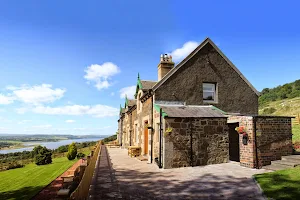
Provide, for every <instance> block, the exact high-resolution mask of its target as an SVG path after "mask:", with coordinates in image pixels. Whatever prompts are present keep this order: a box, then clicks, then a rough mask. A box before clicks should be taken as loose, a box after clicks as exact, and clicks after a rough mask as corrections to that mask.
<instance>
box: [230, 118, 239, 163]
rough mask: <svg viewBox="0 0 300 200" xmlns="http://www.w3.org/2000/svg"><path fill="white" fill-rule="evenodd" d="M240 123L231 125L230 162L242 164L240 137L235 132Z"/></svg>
mask: <svg viewBox="0 0 300 200" xmlns="http://www.w3.org/2000/svg"><path fill="white" fill-rule="evenodd" d="M238 126H239V123H229V124H228V127H229V160H231V161H236V162H240V137H239V134H238V132H237V131H236V130H235V128H236V127H238Z"/></svg>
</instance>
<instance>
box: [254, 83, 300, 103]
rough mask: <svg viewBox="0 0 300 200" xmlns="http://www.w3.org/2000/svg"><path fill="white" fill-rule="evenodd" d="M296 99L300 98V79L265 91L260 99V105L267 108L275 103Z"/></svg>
mask: <svg viewBox="0 0 300 200" xmlns="http://www.w3.org/2000/svg"><path fill="white" fill-rule="evenodd" d="M295 97H300V79H299V80H296V81H294V82H292V83H286V84H284V85H280V86H277V87H275V88H271V89H270V88H265V89H263V90H262V91H261V96H260V97H259V105H260V106H265V105H266V104H268V103H270V102H273V101H278V100H285V99H293V98H295Z"/></svg>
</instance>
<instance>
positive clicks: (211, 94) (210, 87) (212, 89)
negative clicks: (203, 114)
mask: <svg viewBox="0 0 300 200" xmlns="http://www.w3.org/2000/svg"><path fill="white" fill-rule="evenodd" d="M216 93H217V87H216V84H215V83H203V101H204V102H216V101H217V94H216Z"/></svg>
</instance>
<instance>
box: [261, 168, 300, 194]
mask: <svg viewBox="0 0 300 200" xmlns="http://www.w3.org/2000/svg"><path fill="white" fill-rule="evenodd" d="M256 180H259V182H260V186H261V187H262V188H263V189H264V193H265V195H266V196H267V197H269V198H273V199H300V182H299V181H295V180H291V178H290V177H289V176H288V175H287V174H278V172H275V173H266V174H261V175H257V176H256Z"/></svg>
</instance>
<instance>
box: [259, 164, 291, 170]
mask: <svg viewBox="0 0 300 200" xmlns="http://www.w3.org/2000/svg"><path fill="white" fill-rule="evenodd" d="M262 168H263V169H267V170H272V171H277V170H283V169H288V168H292V167H290V166H287V165H266V166H263V167H262Z"/></svg>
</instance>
